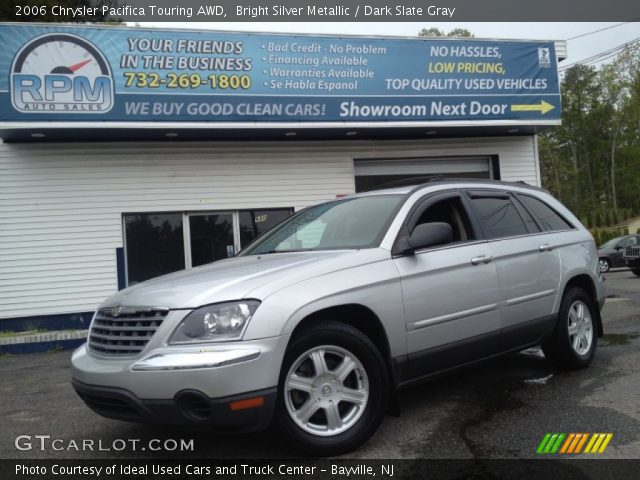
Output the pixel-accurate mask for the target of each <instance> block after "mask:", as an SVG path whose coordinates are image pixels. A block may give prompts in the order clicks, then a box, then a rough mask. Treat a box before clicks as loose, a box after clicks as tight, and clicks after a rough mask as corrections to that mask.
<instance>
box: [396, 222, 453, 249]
mask: <svg viewBox="0 0 640 480" xmlns="http://www.w3.org/2000/svg"><path fill="white" fill-rule="evenodd" d="M452 241H453V230H452V229H451V225H449V224H448V223H444V222H431V223H421V224H420V225H418V226H416V228H414V229H413V232H411V235H410V236H409V238H408V239H407V243H408V246H409V247H410V249H411V250H419V249H421V248H427V247H434V246H436V245H444V244H446V243H450V242H452ZM407 253H408V252H407Z"/></svg>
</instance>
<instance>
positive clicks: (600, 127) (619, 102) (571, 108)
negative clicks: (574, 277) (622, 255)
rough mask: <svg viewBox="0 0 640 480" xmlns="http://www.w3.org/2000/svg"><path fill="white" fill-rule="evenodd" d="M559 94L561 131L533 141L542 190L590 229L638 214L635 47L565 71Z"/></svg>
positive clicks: (638, 56)
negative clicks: (587, 221)
mask: <svg viewBox="0 0 640 480" xmlns="http://www.w3.org/2000/svg"><path fill="white" fill-rule="evenodd" d="M561 90H562V110H563V111H562V125H561V126H560V127H556V128H553V129H549V130H547V131H545V132H543V133H542V134H541V135H540V137H539V144H538V145H539V154H540V166H541V176H542V182H543V185H544V186H545V187H546V188H548V189H549V190H550V191H551V192H552V193H553V194H554V195H556V196H557V197H558V198H560V199H561V200H562V201H564V202H565V204H566V205H567V206H568V207H569V208H571V209H572V210H573V211H574V212H575V213H576V214H577V215H578V216H580V217H583V218H591V219H593V220H592V222H591V223H592V224H593V225H594V226H598V224H600V223H618V221H619V220H622V219H624V218H625V217H627V218H628V216H630V215H633V214H638V213H639V212H640V162H639V161H638V160H639V159H640V44H635V45H632V46H630V47H628V48H626V49H625V50H624V51H623V52H622V53H621V54H620V55H619V56H618V57H617V58H616V59H615V60H614V61H613V62H611V63H610V64H608V65H604V66H602V67H600V68H594V67H590V66H587V65H575V66H574V67H572V68H570V69H568V70H567V71H566V72H565V76H564V78H563V79H562V84H561ZM601 219H605V220H606V221H604V222H602V221H601ZM614 219H615V220H614Z"/></svg>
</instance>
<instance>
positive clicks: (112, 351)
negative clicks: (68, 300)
mask: <svg viewBox="0 0 640 480" xmlns="http://www.w3.org/2000/svg"><path fill="white" fill-rule="evenodd" d="M167 313H169V310H168V309H166V308H127V307H114V308H104V309H102V310H98V312H97V313H96V316H95V317H94V319H93V323H92V324H91V331H90V332H89V348H90V349H91V350H93V351H94V352H98V353H101V354H106V355H135V354H136V353H140V352H141V351H142V350H143V349H144V347H145V346H146V345H147V343H148V342H149V339H150V338H151V337H153V334H154V333H155V332H156V330H157V329H158V327H159V326H160V325H161V324H162V321H163V320H164V318H165V317H166V316H167Z"/></svg>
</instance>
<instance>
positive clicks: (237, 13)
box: [4, 0, 640, 22]
mask: <svg viewBox="0 0 640 480" xmlns="http://www.w3.org/2000/svg"><path fill="white" fill-rule="evenodd" d="M5 1H7V3H9V2H10V1H11V0H5ZM12 3H13V5H12V6H10V7H9V9H8V10H10V11H9V12H7V14H5V19H7V20H14V21H43V20H46V21H78V22H86V21H87V19H91V18H92V17H94V18H98V19H99V20H111V21H124V22H569V21H572V22H595V21H598V22H603V21H616V22H624V21H638V20H640V2H639V1H637V0H607V1H606V2H603V1H602V0H561V1H558V0H535V1H533V0H402V1H395V0H342V1H340V0H307V1H300V0H180V1H176V0H117V1H116V0H112V1H111V2H109V1H107V2H105V1H100V0H92V1H90V2H62V1H59V2H56V1H53V2H52V1H47V2H45V1H44V0H43V1H42V2H41V3H42V4H41V5H40V4H38V2H37V1H33V0H29V1H28V0H13V2H12ZM69 4H71V5H75V6H72V7H69ZM34 7H37V8H36V10H35V11H34ZM4 9H5V10H7V7H6V6H5V7H4ZM56 17H57V18H58V19H59V20H56ZM69 17H71V20H70V19H69Z"/></svg>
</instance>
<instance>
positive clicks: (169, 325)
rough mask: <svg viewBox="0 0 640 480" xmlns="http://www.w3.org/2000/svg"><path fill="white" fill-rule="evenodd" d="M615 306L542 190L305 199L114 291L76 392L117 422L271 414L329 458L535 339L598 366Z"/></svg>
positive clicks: (258, 422) (81, 365)
mask: <svg viewBox="0 0 640 480" xmlns="http://www.w3.org/2000/svg"><path fill="white" fill-rule="evenodd" d="M603 303H604V285H603V279H602V277H601V276H600V273H599V266H598V256H597V251H596V245H595V243H594V241H593V238H592V237H591V235H590V234H589V233H588V232H587V230H585V228H584V227H583V226H582V225H581V224H580V222H579V221H578V220H577V219H576V217H575V216H574V215H572V214H571V212H569V211H568V210H567V209H566V208H565V207H564V206H563V205H562V204H560V203H559V202H558V201H556V200H555V199H554V198H553V197H551V196H550V195H549V194H548V193H546V192H544V191H543V190H540V189H537V188H533V187H529V186H527V185H524V184H515V183H514V184H507V183H501V182H492V181H467V180H460V181H448V180H441V181H434V182H431V183H426V184H423V185H421V186H418V187H415V186H413V187H402V188H393V189H388V190H379V191H373V192H368V193H364V194H357V195H352V196H349V197H345V198H342V199H339V200H335V201H331V202H328V203H324V204H321V205H317V206H315V207H311V208H308V209H306V210H303V211H300V212H298V213H296V214H295V215H293V216H292V217H290V218H289V219H287V220H286V221H284V222H282V223H281V224H280V225H278V226H276V227H275V228H274V229H272V230H271V231H269V232H267V233H266V234H265V235H263V236H262V237H261V238H259V239H258V240H256V241H255V242H254V243H253V244H251V245H250V246H249V247H247V248H246V249H245V250H244V251H242V252H241V253H240V254H239V255H238V256H237V257H235V258H230V259H227V260H222V261H219V262H216V263H213V264H209V265H205V266H202V267H199V268H194V269H192V270H187V271H182V272H178V273H174V274H171V275H166V276H164V277H160V278H156V279H153V280H150V281H147V282H144V283H141V284H138V285H135V286H133V287H131V288H127V289H125V290H123V291H120V292H118V293H116V294H115V295H113V296H112V297H110V298H108V299H107V300H106V301H105V302H104V303H102V304H101V305H100V306H99V308H98V310H97V312H96V314H95V316H94V319H93V322H92V324H91V330H90V333H89V339H88V343H87V344H86V345H83V346H82V347H80V348H79V349H78V350H77V351H76V352H75V353H74V354H73V358H72V363H73V385H74V387H75V389H76V390H77V392H78V393H79V394H80V396H81V397H82V398H83V399H84V401H85V402H86V403H87V404H88V405H89V406H90V407H91V408H92V409H93V410H94V411H96V412H97V413H99V414H101V415H104V416H106V417H111V418H118V419H124V420H132V421H151V422H159V423H173V424H182V425H185V424H191V425H193V424H201V425H206V426H209V427H215V428H218V429H244V430H250V429H257V428H263V427H266V426H267V425H269V424H270V423H271V421H272V420H275V422H276V424H277V426H279V427H280V429H281V430H282V431H283V432H284V433H285V435H286V436H287V437H288V438H289V439H290V440H292V441H293V443H294V444H295V445H296V446H298V447H299V448H303V449H304V450H306V451H307V452H308V453H311V454H316V455H331V454H337V453H340V452H345V451H348V450H350V449H353V448H355V447H357V446H358V445H360V444H362V443H363V442H364V441H366V440H367V439H368V438H369V437H370V436H371V435H372V434H373V432H374V431H375V430H376V428H377V427H378V425H379V424H380V422H381V420H382V417H383V416H384V414H385V412H386V411H387V410H388V409H389V408H390V405H393V401H394V399H395V393H396V390H397V388H398V387H402V386H406V385H408V384H410V383H413V382H415V381H418V380H421V379H425V378H427V377H430V376H432V375H434V374H436V373H440V372H443V371H445V370H450V369H452V368H454V367H456V366H460V365H464V364H469V363H471V362H474V361H477V360H480V359H483V358H487V357H491V356H495V355H498V354H502V353H506V352H513V351H518V350H522V349H524V348H527V347H530V346H533V345H539V344H541V345H542V349H543V351H544V353H545V355H546V357H547V358H548V359H549V360H550V361H551V362H553V363H554V364H555V365H557V366H558V367H563V368H579V367H584V366H586V365H588V364H589V363H590V362H591V360H592V358H593V356H594V353H595V350H596V343H597V338H598V337H599V336H601V335H602V322H601V319H600V309H601V308H602V305H603Z"/></svg>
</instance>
